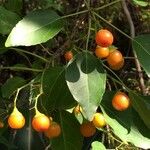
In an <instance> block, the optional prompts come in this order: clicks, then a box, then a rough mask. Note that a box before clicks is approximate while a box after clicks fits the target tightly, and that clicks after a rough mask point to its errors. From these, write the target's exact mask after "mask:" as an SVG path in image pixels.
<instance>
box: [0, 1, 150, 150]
mask: <svg viewBox="0 0 150 150" xmlns="http://www.w3.org/2000/svg"><path fill="white" fill-rule="evenodd" d="M126 3H127V5H128V8H132V9H133V10H134V11H133V10H132V9H129V10H130V13H131V15H132V14H135V13H136V14H137V15H138V17H142V21H141V19H139V20H136V19H137V18H135V16H134V15H133V16H132V17H133V20H132V21H133V23H134V24H135V25H136V23H137V24H139V26H137V28H136V26H135V32H136V37H130V35H129V32H130V26H129V24H127V23H126V17H125V15H124V12H123V9H122V5H121V4H122V3H121V1H120V0H115V1H108V0H105V1H104V0H102V1H98V0H91V1H88V0H85V1H82V0H79V1H73V0H69V1H67V2H66V1H62V0H60V1H56V0H31V1H23V0H9V1H0V4H1V6H0V63H1V64H0V76H1V79H0V120H2V121H3V122H4V123H5V126H4V128H2V129H0V149H31V148H32V149H48V148H50V149H52V150H60V149H62V150H80V149H84V150H85V149H86V150H88V149H90V148H92V150H98V149H104V150H105V149H106V148H118V149H119V148H121V147H122V146H123V148H124V149H125V148H126V147H128V148H130V147H134V148H136V147H137V149H138V147H139V148H143V149H149V148H150V134H149V133H150V120H149V113H150V103H149V95H150V94H149V93H150V85H149V82H148V81H149V77H150V67H149V66H150V62H149V60H150V52H149V51H150V44H149V43H150V34H144V33H145V32H146V33H148V31H147V30H144V29H145V25H148V22H147V17H145V18H144V16H145V13H146V14H147V16H149V10H148V6H149V3H148V2H147V1H143V0H132V1H131V2H130V1H127V2H126ZM137 7H138V8H140V9H137ZM140 25H141V26H140ZM142 26H143V28H142ZM101 28H105V29H108V30H109V31H110V32H111V33H112V34H113V36H114V43H113V44H114V45H111V46H110V47H109V50H110V52H111V51H112V50H114V49H115V50H116V49H119V51H120V53H121V54H123V56H124V59H125V62H123V63H124V67H123V68H121V69H120V68H119V69H120V70H118V69H116V70H115V71H114V70H113V68H112V69H111V68H109V65H108V63H107V61H106V59H100V58H97V57H96V56H95V54H94V52H93V49H96V46H97V45H96V43H95V35H96V33H97V31H98V30H99V29H101ZM139 28H141V29H143V34H140V33H141V32H138V30H139ZM148 30H149V28H148ZM130 40H131V42H130ZM130 44H132V46H131V45H130ZM132 50H133V53H136V54H137V58H136V57H135V55H133V53H132ZM66 51H71V52H72V54H73V58H72V59H71V60H70V61H69V62H68V61H66V60H65V58H64V54H65V52H66ZM71 57H72V56H71ZM134 60H138V61H139V63H140V65H141V66H142V68H143V70H142V72H138V71H139V70H138V68H137V67H140V66H137V65H136V63H134ZM123 61H124V60H123ZM121 67H122V66H121ZM137 74H138V76H137ZM141 74H142V75H143V77H142V79H143V80H144V81H145V86H146V87H145V88H144V90H145V91H146V92H145V93H146V94H147V95H144V94H145V93H144V94H143V93H142V88H141V86H140V83H141V81H140V82H139V78H140V80H141ZM138 77H139V78H138ZM135 83H137V84H135ZM116 91H123V92H126V93H127V95H128V96H129V98H130V100H131V106H130V107H129V108H128V109H127V110H125V111H122V112H119V111H117V110H115V109H114V108H113V106H112V98H113V96H114V93H115V92H116ZM77 105H78V106H80V107H81V108H82V111H81V110H80V112H79V113H78V114H74V112H73V109H74V107H76V106H77ZM15 107H17V108H18V110H19V111H20V112H22V114H23V115H24V116H25V118H26V125H25V126H24V128H22V129H20V130H16V131H14V130H12V129H10V128H9V127H8V125H7V124H8V123H7V119H8V116H9V115H10V113H11V111H12V110H13V108H15ZM37 111H40V112H42V113H44V114H46V115H47V116H49V117H51V118H52V120H54V121H56V122H57V123H59V124H60V127H61V135H60V136H59V137H56V138H53V139H48V138H47V137H45V136H44V134H43V133H38V132H36V131H34V130H33V129H32V127H31V120H32V118H33V117H34V114H36V113H37ZM96 112H102V113H103V114H104V117H105V120H106V123H107V125H106V127H105V128H98V129H97V132H96V134H95V135H94V136H92V137H90V138H83V136H82V135H81V133H80V125H81V124H82V123H83V122H86V121H92V119H93V115H94V114H95V113H96ZM24 137H27V138H26V139H24ZM103 137H106V138H103ZM135 146H136V147H135Z"/></svg>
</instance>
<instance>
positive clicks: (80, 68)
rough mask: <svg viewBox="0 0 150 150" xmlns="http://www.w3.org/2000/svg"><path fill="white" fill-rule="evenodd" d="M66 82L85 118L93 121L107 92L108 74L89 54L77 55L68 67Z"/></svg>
mask: <svg viewBox="0 0 150 150" xmlns="http://www.w3.org/2000/svg"><path fill="white" fill-rule="evenodd" d="M66 81H67V85H68V87H69V89H70V92H71V93H72V95H73V97H74V99H75V100H76V101H78V103H79V104H80V105H81V107H82V109H83V114H84V116H85V117H86V118H88V119H89V120H91V119H92V116H93V114H94V113H95V112H96V109H97V106H98V105H99V104H100V101H101V99H102V96H103V93H104V91H105V84H106V74H105V72H104V70H103V68H102V64H101V62H100V61H99V60H98V59H96V58H95V57H94V56H93V55H92V54H90V53H88V52H87V53H86V52H83V53H80V54H77V55H76V57H75V58H74V59H73V61H72V62H70V63H69V65H68V66H67V69H66Z"/></svg>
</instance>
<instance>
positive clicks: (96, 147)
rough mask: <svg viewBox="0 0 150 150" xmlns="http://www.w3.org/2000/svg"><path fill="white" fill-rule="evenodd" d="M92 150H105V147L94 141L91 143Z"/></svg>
mask: <svg viewBox="0 0 150 150" xmlns="http://www.w3.org/2000/svg"><path fill="white" fill-rule="evenodd" d="M92 150H106V147H105V146H104V145H103V143H101V142H98V141H94V142H93V143H92Z"/></svg>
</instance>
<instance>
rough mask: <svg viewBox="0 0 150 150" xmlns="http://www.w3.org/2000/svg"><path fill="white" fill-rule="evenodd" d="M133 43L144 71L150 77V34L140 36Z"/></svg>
mask: <svg viewBox="0 0 150 150" xmlns="http://www.w3.org/2000/svg"><path fill="white" fill-rule="evenodd" d="M135 40H136V41H132V44H133V49H134V50H135V51H136V53H137V57H138V60H139V61H140V64H141V66H142V67H143V69H144V71H145V72H146V73H147V75H148V76H149V77H150V67H149V66H150V61H149V60H150V44H149V43H150V34H145V35H139V36H137V37H135Z"/></svg>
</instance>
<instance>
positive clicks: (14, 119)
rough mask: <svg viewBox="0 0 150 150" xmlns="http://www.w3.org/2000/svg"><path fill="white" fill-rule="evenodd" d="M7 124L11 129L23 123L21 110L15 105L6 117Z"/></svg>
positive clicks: (18, 127) (21, 125)
mask: <svg viewBox="0 0 150 150" xmlns="http://www.w3.org/2000/svg"><path fill="white" fill-rule="evenodd" d="M8 125H9V126H10V127H11V128H12V129H20V128H22V127H23V126H24V125H25V118H24V116H23V115H22V113H21V112H19V111H18V109H17V108H16V107H15V108H14V110H13V111H12V113H11V114H10V116H9V118H8Z"/></svg>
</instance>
